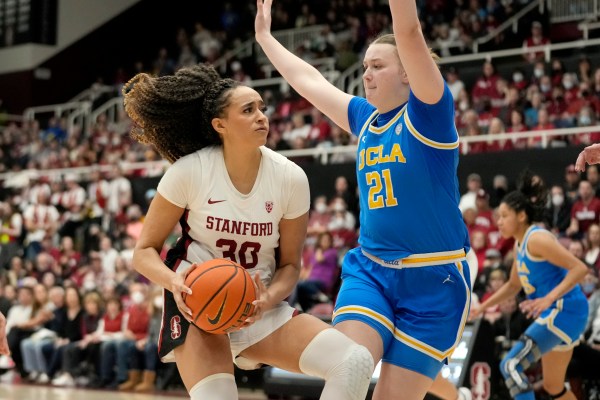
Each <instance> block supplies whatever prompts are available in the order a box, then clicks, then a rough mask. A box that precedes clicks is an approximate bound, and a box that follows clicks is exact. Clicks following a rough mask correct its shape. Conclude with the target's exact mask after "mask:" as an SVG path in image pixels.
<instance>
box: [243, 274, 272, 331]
mask: <svg viewBox="0 0 600 400" xmlns="http://www.w3.org/2000/svg"><path fill="white" fill-rule="evenodd" d="M254 283H255V284H256V300H254V301H253V302H252V304H254V312H253V313H252V315H250V316H249V317H248V318H247V319H246V323H245V324H244V326H243V327H246V326H248V325H252V324H253V323H255V322H256V321H258V320H259V319H261V318H262V316H263V314H264V313H265V311H267V310H269V309H270V308H272V307H273V305H272V304H271V303H272V298H271V294H270V293H269V290H268V289H267V287H266V286H265V284H264V283H263V282H262V280H261V279H260V275H259V274H255V275H254Z"/></svg>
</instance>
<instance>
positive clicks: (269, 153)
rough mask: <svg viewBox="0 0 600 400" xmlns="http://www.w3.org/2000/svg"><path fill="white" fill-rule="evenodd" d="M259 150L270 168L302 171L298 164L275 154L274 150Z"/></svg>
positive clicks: (263, 148) (262, 148) (266, 148)
mask: <svg viewBox="0 0 600 400" xmlns="http://www.w3.org/2000/svg"><path fill="white" fill-rule="evenodd" d="M260 150H261V152H262V156H263V157H264V158H265V160H266V161H267V163H269V164H270V165H271V167H272V168H286V169H299V170H302V168H300V166H298V164H296V163H295V162H293V161H291V160H290V159H288V158H287V157H285V156H284V155H282V154H280V153H277V152H276V151H274V150H271V149H269V148H268V147H266V146H262V147H261V148H260Z"/></svg>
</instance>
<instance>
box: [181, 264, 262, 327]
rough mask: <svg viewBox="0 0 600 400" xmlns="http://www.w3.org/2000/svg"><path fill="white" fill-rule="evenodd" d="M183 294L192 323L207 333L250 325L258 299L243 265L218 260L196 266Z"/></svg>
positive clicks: (188, 275) (188, 276) (187, 280)
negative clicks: (249, 321)
mask: <svg viewBox="0 0 600 400" xmlns="http://www.w3.org/2000/svg"><path fill="white" fill-rule="evenodd" d="M185 287H188V288H190V289H192V293H191V294H189V293H187V292H185V291H184V292H183V293H182V299H183V301H184V302H185V308H186V309H189V310H191V316H192V317H191V322H193V323H194V325H196V326H197V327H198V328H200V329H202V330H203V331H205V332H208V333H214V334H224V333H229V332H232V331H235V330H238V329H240V328H242V327H244V326H246V325H247V320H248V317H250V316H252V315H254V310H255V305H254V301H255V300H256V298H257V295H256V288H255V286H254V282H252V277H251V276H250V274H249V273H248V271H246V270H245V269H244V267H242V266H241V265H239V264H237V263H235V262H233V261H231V260H226V259H221V258H216V259H213V260H209V261H206V262H204V263H202V264H198V265H196V267H195V269H194V270H193V271H192V272H190V273H189V274H187V276H186V278H185Z"/></svg>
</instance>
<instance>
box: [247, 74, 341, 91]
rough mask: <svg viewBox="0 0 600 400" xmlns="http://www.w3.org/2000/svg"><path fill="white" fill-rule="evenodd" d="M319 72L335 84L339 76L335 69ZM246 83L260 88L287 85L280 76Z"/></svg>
mask: <svg viewBox="0 0 600 400" xmlns="http://www.w3.org/2000/svg"><path fill="white" fill-rule="evenodd" d="M321 74H322V75H323V76H324V77H325V79H327V80H328V81H329V82H331V83H332V84H335V82H337V81H338V79H339V77H340V72H339V71H336V70H333V71H323V72H321ZM247 85H248V86H250V87H251V88H254V89H262V88H266V87H273V86H279V87H280V88H281V87H284V86H289V84H288V83H287V81H286V80H285V79H283V78H281V77H277V78H265V79H255V80H253V81H250V82H248V83H247Z"/></svg>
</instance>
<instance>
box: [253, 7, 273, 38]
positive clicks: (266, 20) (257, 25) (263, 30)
mask: <svg viewBox="0 0 600 400" xmlns="http://www.w3.org/2000/svg"><path fill="white" fill-rule="evenodd" d="M272 4H273V0H256V19H255V21H254V30H255V36H256V37H258V36H259V35H261V34H265V35H269V34H271V5H272Z"/></svg>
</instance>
